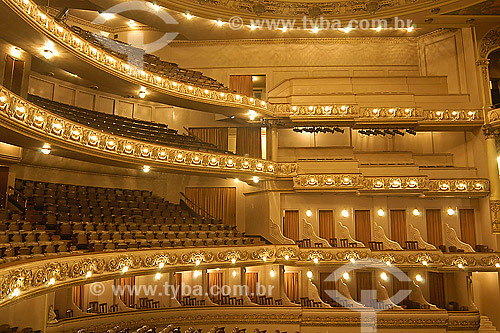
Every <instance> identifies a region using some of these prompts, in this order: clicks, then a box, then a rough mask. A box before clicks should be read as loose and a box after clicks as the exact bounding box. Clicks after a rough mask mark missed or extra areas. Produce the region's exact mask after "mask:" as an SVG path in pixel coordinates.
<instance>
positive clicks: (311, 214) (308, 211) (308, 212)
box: [306, 209, 313, 217]
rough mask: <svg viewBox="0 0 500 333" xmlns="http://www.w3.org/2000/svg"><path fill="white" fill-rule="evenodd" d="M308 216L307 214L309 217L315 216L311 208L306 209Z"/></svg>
mask: <svg viewBox="0 0 500 333" xmlns="http://www.w3.org/2000/svg"><path fill="white" fill-rule="evenodd" d="M306 216H307V217H311V216H313V212H312V210H310V209H308V210H306Z"/></svg>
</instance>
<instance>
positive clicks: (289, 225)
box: [283, 210, 299, 241]
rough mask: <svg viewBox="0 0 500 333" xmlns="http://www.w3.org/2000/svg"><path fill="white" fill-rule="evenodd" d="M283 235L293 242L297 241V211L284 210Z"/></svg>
mask: <svg viewBox="0 0 500 333" xmlns="http://www.w3.org/2000/svg"><path fill="white" fill-rule="evenodd" d="M283 235H284V236H285V237H287V238H290V239H292V240H294V241H298V240H299V211H298V210H285V218H284V219H283Z"/></svg>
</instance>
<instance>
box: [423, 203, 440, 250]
mask: <svg viewBox="0 0 500 333" xmlns="http://www.w3.org/2000/svg"><path fill="white" fill-rule="evenodd" d="M425 218H426V221H427V242H428V243H430V244H432V245H434V246H436V247H438V246H439V245H442V244H443V227H442V225H441V210H440V209H427V210H426V211H425Z"/></svg>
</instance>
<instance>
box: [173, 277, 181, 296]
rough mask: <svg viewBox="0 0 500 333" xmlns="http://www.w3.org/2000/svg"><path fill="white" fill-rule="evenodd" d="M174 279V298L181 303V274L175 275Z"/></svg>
mask: <svg viewBox="0 0 500 333" xmlns="http://www.w3.org/2000/svg"><path fill="white" fill-rule="evenodd" d="M174 278H175V281H174V287H175V298H176V299H177V300H178V301H179V302H180V301H182V273H175V275H174Z"/></svg>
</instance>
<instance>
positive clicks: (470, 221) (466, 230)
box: [460, 209, 476, 247]
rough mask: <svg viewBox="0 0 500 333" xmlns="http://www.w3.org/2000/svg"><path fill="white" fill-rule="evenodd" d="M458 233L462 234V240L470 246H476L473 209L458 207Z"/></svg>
mask: <svg viewBox="0 0 500 333" xmlns="http://www.w3.org/2000/svg"><path fill="white" fill-rule="evenodd" d="M460 233H461V235H462V242H465V243H467V244H469V245H470V246H472V247H475V246H476V229H475V222H474V209H460Z"/></svg>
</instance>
